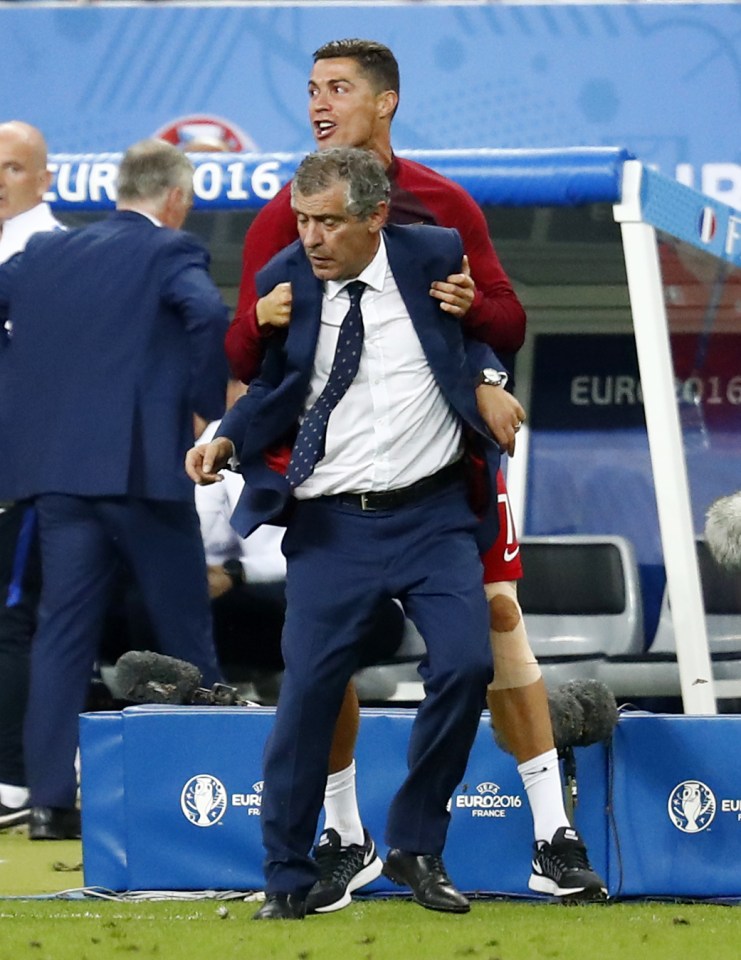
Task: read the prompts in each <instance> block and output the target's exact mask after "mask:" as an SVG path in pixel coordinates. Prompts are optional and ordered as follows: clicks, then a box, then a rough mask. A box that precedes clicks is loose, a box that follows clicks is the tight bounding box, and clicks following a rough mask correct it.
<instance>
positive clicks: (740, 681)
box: [598, 539, 741, 700]
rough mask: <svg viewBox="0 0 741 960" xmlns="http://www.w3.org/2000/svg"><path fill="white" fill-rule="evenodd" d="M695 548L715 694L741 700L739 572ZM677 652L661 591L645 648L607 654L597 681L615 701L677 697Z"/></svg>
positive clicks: (705, 549)
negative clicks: (635, 653)
mask: <svg viewBox="0 0 741 960" xmlns="http://www.w3.org/2000/svg"><path fill="white" fill-rule="evenodd" d="M696 548H697V560H698V567H699V571H700V580H701V584H702V593H703V602H704V605H705V625H706V629H707V635H708V646H709V648H710V657H711V661H712V667H713V677H714V679H715V695H716V698H718V699H740V700H741V574H731V573H728V572H726V571H724V570H723V569H722V568H721V567H719V566H718V564H717V563H716V562H715V560H714V559H713V557H712V556H711V554H710V551H709V550H708V547H707V544H706V543H705V541H704V540H702V539H698V540H697V541H696ZM676 650H677V648H676V641H675V637H674V626H673V622H672V613H671V607H670V604H669V594H668V591H665V592H664V599H663V602H662V606H661V613H660V615H659V622H658V626H657V628H656V634H655V635H654V639H653V641H652V643H651V646H650V647H649V649H648V651H647V652H646V653H645V654H643V655H639V656H632V655H620V656H616V657H609V658H607V659H606V660H605V661H604V662H603V664H602V665H601V667H600V671H599V674H598V676H599V679H600V680H603V681H604V682H605V683H606V684H607V685H608V686H609V687H610V689H611V690H612V692H613V693H614V694H615V696H616V697H617V698H618V699H625V698H628V699H630V698H639V697H679V696H681V686H680V681H679V667H678V664H677V652H676Z"/></svg>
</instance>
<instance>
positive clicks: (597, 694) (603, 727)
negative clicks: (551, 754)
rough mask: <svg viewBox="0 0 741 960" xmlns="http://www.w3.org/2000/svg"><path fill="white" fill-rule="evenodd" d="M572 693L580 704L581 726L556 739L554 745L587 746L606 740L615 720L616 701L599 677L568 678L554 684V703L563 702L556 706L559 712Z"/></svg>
mask: <svg viewBox="0 0 741 960" xmlns="http://www.w3.org/2000/svg"><path fill="white" fill-rule="evenodd" d="M572 697H573V699H574V700H576V702H577V703H578V704H579V707H580V708H581V712H582V725H581V730H579V731H578V732H575V733H574V735H573V736H571V735H569V736H568V737H565V738H564V739H563V740H562V742H560V743H559V741H558V740H557V741H556V746H557V747H559V748H564V747H589V746H591V744H593V743H599V742H600V741H602V740H609V739H610V737H611V736H612V732H613V730H614V729H615V724H616V723H617V722H618V709H617V704H616V703H615V697H614V696H613V694H612V692H611V691H610V689H609V687H607V685H606V684H604V683H603V682H602V681H601V680H569V682H568V683H564V684H562V685H561V686H560V687H558V689H557V690H556V691H555V697H554V699H555V701H556V704H557V705H559V706H560V705H561V704H563V705H564V706H560V709H561V711H562V712H563V711H564V710H568V704H569V703H570V699H571V698H572ZM573 726H575V723H574V724H573ZM569 734H570V731H569ZM554 735H555V730H554Z"/></svg>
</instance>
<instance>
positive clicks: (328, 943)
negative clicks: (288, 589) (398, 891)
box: [0, 830, 741, 960]
mask: <svg viewBox="0 0 741 960" xmlns="http://www.w3.org/2000/svg"><path fill="white" fill-rule="evenodd" d="M81 859H82V857H81V845H80V844H79V843H76V842H72V841H69V842H66V841H65V842H60V843H56V842H36V843H32V842H31V841H29V840H28V839H27V837H26V836H25V831H23V830H16V831H7V832H4V833H0V960H26V958H34V960H113V958H116V957H122V956H126V955H129V956H137V957H143V958H149V957H151V958H156V960H181V958H182V960H192V958H193V957H200V956H209V957H214V956H216V957H218V958H219V960H232V958H234V960H237V958H240V960H247V958H256V960H272V958H277V960H417V958H419V960H453V958H459V957H470V958H474V960H477V958H478V960H551V958H555V960H559V958H563V960H595V958H596V960H625V957H630V958H632V960H642V958H646V960H649V958H650V960H676V958H677V957H683V956H699V957H710V956H712V958H713V960H737V958H738V957H739V955H740V954H741V947H739V943H741V909H739V908H738V907H735V906H732V907H726V906H719V905H714V904H685V903H652V902H618V903H607V904H586V905H581V906H578V905H575V906H571V907H566V906H564V905H562V904H558V903H552V902H529V901H528V902H524V901H510V900H474V901H473V906H472V910H471V912H470V913H469V914H466V915H463V916H451V915H447V914H442V913H435V912H432V911H429V910H424V909H422V908H421V907H419V906H417V905H416V904H414V903H411V902H410V901H409V900H407V899H400V898H394V899H388V900H375V899H368V900H361V899H358V900H355V901H354V902H353V904H352V905H351V906H349V907H348V908H347V909H345V910H341V911H338V912H337V913H333V914H327V915H324V916H315V917H308V918H307V919H306V920H305V921H303V922H292V921H287V922H267V923H254V922H253V921H252V919H251V918H252V915H253V914H254V912H255V910H256V904H255V903H252V902H244V901H243V900H241V899H239V900H228V901H215V900H197V901H166V902H152V901H139V902H120V901H102V900H98V899H91V898H86V899H75V900H68V899H16V898H17V897H23V896H26V897H30V896H33V895H37V894H53V893H58V892H60V891H64V890H73V889H78V888H80V887H81V886H82V882H83V881H82V872H81V870H80V869H79V868H80V862H81Z"/></svg>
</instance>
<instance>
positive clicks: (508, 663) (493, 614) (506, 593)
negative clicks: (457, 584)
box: [484, 582, 542, 690]
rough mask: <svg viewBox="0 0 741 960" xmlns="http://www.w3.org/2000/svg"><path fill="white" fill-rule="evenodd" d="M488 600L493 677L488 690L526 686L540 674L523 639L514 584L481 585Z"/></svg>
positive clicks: (535, 680) (523, 627)
mask: <svg viewBox="0 0 741 960" xmlns="http://www.w3.org/2000/svg"><path fill="white" fill-rule="evenodd" d="M484 589H485V591H486V598H487V600H488V601H489V625H490V629H489V639H490V641H491V652H492V657H493V658H494V680H493V681H492V682H491V683H490V684H489V690H511V689H513V688H516V687H527V686H529V685H530V684H531V683H536V682H537V681H538V680H540V678H541V676H542V674H541V672H540V666H539V664H538V661H537V660H536V658H535V654H534V653H533V651H532V650H531V649H530V644H529V643H528V639H527V631H526V630H525V623H524V621H523V619H522V610H521V609H520V605H519V603H518V602H517V588H516V586H515V584H514V583H509V582H505V583H487V584H485V585H484Z"/></svg>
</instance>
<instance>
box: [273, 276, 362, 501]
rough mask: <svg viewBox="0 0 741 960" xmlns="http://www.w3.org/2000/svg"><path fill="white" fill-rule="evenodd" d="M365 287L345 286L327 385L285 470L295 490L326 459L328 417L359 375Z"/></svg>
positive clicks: (358, 284)
mask: <svg viewBox="0 0 741 960" xmlns="http://www.w3.org/2000/svg"><path fill="white" fill-rule="evenodd" d="M365 286H366V285H365V284H364V283H363V281H362V280H353V281H352V283H348V285H347V286H346V287H345V290H347V292H348V294H349V295H350V309H349V310H348V311H347V313H346V314H345V316H344V319H343V321H342V325H341V326H340V332H339V334H338V336H337V348H336V350H335V355H334V360H333V361H332V369H331V370H330V371H329V377H328V378H327V383H326V384H325V386H324V389H323V390H322V392H321V393H320V395H319V397H318V398H317V400H316V402H315V403H314V406H313V407H312V408H311V410H309V412H308V413H307V414H306V416H305V417H304V421H303V423H302V424H301V427H300V429H299V431H298V436H297V437H296V442H295V444H294V445H293V453H292V454H291V461H290V463H289V464H288V469H287V470H286V480H288V482H289V483H290V485H291V486H292V487H297V486H298V485H299V484H300V483H303V482H304V480H306V478H307V477H309V476H311V474H312V472H313V470H314V467H315V466H316V465H317V463H318V462H319V461H320V460H321V459H322V457H323V456H324V442H325V439H326V436H327V424H328V423H329V415H330V413H332V411H333V410H334V408H335V407H336V406H337V404H338V403H339V402H340V400H341V399H342V398H343V397H344V396H345V394H346V393H347V388H348V387H349V386H350V384H351V383H352V382H353V380H354V379H355V375H356V374H357V372H358V366H359V364H360V351H361V350H362V349H363V315H362V314H361V312H360V298H361V297H362V296H363V290H365Z"/></svg>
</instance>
